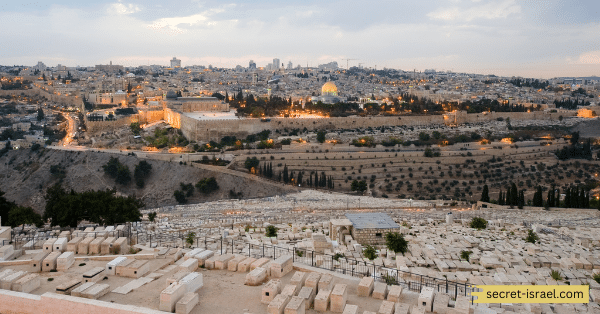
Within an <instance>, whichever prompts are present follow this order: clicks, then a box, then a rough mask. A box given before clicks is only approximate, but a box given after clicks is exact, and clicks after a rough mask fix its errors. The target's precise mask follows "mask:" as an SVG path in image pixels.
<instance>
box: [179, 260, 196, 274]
mask: <svg viewBox="0 0 600 314" xmlns="http://www.w3.org/2000/svg"><path fill="white" fill-rule="evenodd" d="M196 269H198V260H196V259H195V258H190V259H188V260H185V261H183V263H181V264H180V265H179V270H180V271H181V270H183V271H188V272H192V271H195V270H196Z"/></svg>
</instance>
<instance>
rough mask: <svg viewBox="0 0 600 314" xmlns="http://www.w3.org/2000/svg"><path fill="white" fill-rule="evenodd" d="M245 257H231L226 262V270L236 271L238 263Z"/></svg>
mask: <svg viewBox="0 0 600 314" xmlns="http://www.w3.org/2000/svg"><path fill="white" fill-rule="evenodd" d="M246 258H247V257H246V256H243V255H238V256H235V257H234V258H232V259H231V260H229V262H228V263H227V270H229V271H237V269H238V265H239V264H240V263H241V262H242V261H244V260H245V259H246Z"/></svg>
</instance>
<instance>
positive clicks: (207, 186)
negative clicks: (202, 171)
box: [196, 177, 219, 194]
mask: <svg viewBox="0 0 600 314" xmlns="http://www.w3.org/2000/svg"><path fill="white" fill-rule="evenodd" d="M196 188H197V189H198V191H200V192H201V193H203V194H210V193H212V192H214V191H216V190H218V189H219V185H218V184H217V179H215V177H210V178H204V179H202V180H200V181H199V182H198V183H196Z"/></svg>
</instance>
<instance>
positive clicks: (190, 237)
mask: <svg viewBox="0 0 600 314" xmlns="http://www.w3.org/2000/svg"><path fill="white" fill-rule="evenodd" d="M194 239H196V233H195V232H191V231H190V232H188V234H187V235H186V236H185V242H186V243H187V244H188V245H189V246H192V245H193V244H194Z"/></svg>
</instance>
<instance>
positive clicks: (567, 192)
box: [565, 187, 571, 208]
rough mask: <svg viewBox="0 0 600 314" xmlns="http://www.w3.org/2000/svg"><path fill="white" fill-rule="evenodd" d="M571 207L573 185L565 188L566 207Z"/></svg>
mask: <svg viewBox="0 0 600 314" xmlns="http://www.w3.org/2000/svg"><path fill="white" fill-rule="evenodd" d="M569 207H571V187H568V188H567V189H566V190H565V208H569Z"/></svg>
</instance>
